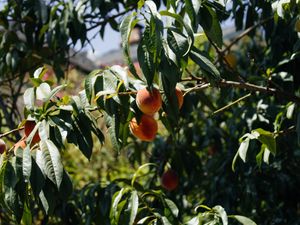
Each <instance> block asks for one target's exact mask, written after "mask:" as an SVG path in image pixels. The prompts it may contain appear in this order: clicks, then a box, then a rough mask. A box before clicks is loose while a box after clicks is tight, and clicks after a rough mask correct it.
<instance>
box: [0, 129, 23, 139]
mask: <svg viewBox="0 0 300 225" xmlns="http://www.w3.org/2000/svg"><path fill="white" fill-rule="evenodd" d="M23 129H24V126H23V127H18V128H16V129H13V130H10V131H8V132H6V133H4V134H0V138H3V137H5V136H8V135H10V134H12V133H15V132H18V131H20V130H23Z"/></svg>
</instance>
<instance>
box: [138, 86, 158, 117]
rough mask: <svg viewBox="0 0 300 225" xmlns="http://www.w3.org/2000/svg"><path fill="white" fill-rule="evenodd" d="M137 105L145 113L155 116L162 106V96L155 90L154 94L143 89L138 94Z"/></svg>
mask: <svg viewBox="0 0 300 225" xmlns="http://www.w3.org/2000/svg"><path fill="white" fill-rule="evenodd" d="M136 104H137V106H138V107H139V109H140V110H141V111H142V112H143V113H145V114H147V115H153V114H154V113H156V112H158V111H159V110H160V108H161V106H162V99H161V94H160V93H159V90H157V89H155V88H153V89H152V92H150V91H149V90H148V89H147V88H144V89H141V90H139V91H138V92H137V95H136Z"/></svg>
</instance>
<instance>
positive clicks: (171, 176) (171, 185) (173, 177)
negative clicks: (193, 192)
mask: <svg viewBox="0 0 300 225" xmlns="http://www.w3.org/2000/svg"><path fill="white" fill-rule="evenodd" d="M178 184H179V177H178V175H177V173H176V172H175V171H174V170H171V169H170V170H168V171H166V172H165V173H164V174H163V175H162V177H161V185H162V186H163V187H164V188H165V189H167V190H168V191H172V190H174V189H176V188H177V186H178Z"/></svg>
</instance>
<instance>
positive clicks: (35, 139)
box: [0, 120, 41, 154]
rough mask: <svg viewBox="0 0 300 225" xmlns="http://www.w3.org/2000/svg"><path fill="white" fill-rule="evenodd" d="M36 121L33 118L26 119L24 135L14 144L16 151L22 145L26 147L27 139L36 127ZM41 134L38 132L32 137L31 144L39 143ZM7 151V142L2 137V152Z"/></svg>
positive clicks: (0, 142) (0, 140) (0, 148)
mask: <svg viewBox="0 0 300 225" xmlns="http://www.w3.org/2000/svg"><path fill="white" fill-rule="evenodd" d="M35 125H36V123H35V121H33V120H26V122H25V124H24V133H25V134H24V137H23V138H22V139H21V140H19V141H18V142H17V143H16V144H15V145H14V151H15V152H16V150H17V149H18V148H19V147H20V148H22V149H25V147H26V145H27V144H26V139H27V137H28V136H29V135H30V134H31V132H32V131H33V129H34V127H35ZM40 140H41V139H40V136H39V134H38V132H36V133H35V134H34V136H33V138H32V141H31V145H34V144H36V143H38V142H39V141H40ZM5 151H6V144H5V142H4V141H3V140H2V139H0V154H3V153H4V152H5Z"/></svg>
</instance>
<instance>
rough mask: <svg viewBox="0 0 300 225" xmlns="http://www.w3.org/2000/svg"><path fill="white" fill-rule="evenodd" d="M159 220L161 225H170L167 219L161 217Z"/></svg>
mask: <svg viewBox="0 0 300 225" xmlns="http://www.w3.org/2000/svg"><path fill="white" fill-rule="evenodd" d="M160 219H161V222H162V224H163V225H172V224H171V223H170V221H169V220H168V218H167V217H165V216H162V217H161V218H160Z"/></svg>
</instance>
